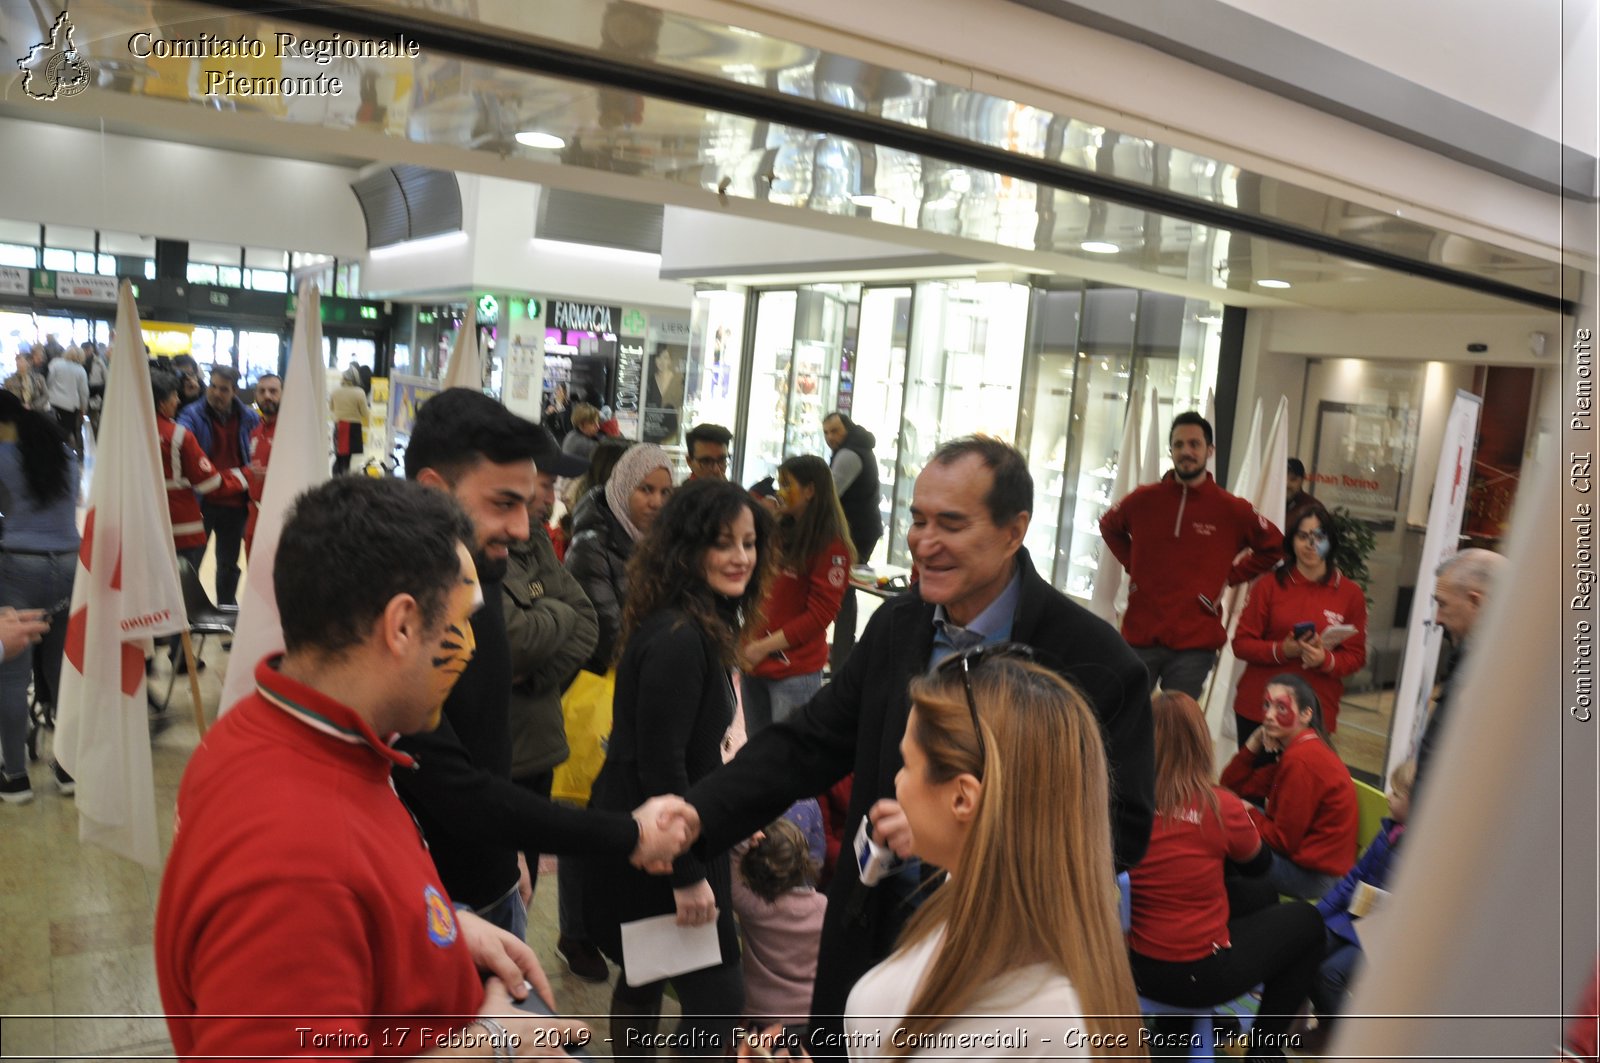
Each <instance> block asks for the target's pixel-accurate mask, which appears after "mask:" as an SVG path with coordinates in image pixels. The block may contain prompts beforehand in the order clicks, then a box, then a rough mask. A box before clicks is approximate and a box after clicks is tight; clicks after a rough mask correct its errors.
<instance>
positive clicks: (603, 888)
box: [584, 609, 739, 960]
mask: <svg viewBox="0 0 1600 1063" xmlns="http://www.w3.org/2000/svg"><path fill="white" fill-rule="evenodd" d="M730 621H731V617H730ZM732 722H733V683H732V681H731V679H730V677H729V672H728V668H727V667H726V666H725V665H724V664H723V663H722V662H721V661H720V660H719V659H718V657H717V651H716V647H715V646H714V645H713V644H712V642H711V640H710V639H708V638H706V636H705V635H704V634H703V633H702V632H701V630H700V628H699V626H698V625H696V624H695V622H694V621H693V620H692V619H690V617H689V616H688V614H687V613H684V612H683V611H681V610H679V609H663V610H660V611H658V612H656V613H653V614H651V615H650V616H649V617H647V618H645V620H644V622H643V623H642V624H640V625H639V630H638V631H637V632H635V633H634V635H633V637H632V638H630V639H629V640H628V645H627V647H626V648H625V649H624V650H623V653H622V660H621V661H619V662H618V664H617V692H616V699H615V702H614V708H613V715H612V731H611V744H610V747H609V748H608V749H607V751H606V763H605V767H603V768H601V769H600V775H599V777H598V778H596V779H595V783H594V793H593V796H592V797H591V798H590V805H591V807H593V808H604V809H612V810H615V811H626V810H629V809H633V808H637V807H638V806H639V805H640V804H642V803H643V802H644V801H645V799H647V798H650V797H654V796H656V795H657V794H681V793H683V792H684V791H686V790H687V789H689V787H690V786H691V785H693V784H694V783H696V782H698V781H699V780H701V779H703V778H705V777H706V776H707V775H709V774H710V773H711V772H712V771H714V770H716V769H717V768H720V767H721V766H722V741H723V738H724V736H726V735H727V733H728V726H729V725H730V724H731V723H732ZM585 865H586V868H587V869H588V870H587V871H586V878H587V881H586V885H587V887H588V888H587V891H586V893H585V902H584V906H585V914H586V917H587V918H588V919H589V922H590V926H591V933H592V936H593V937H594V939H595V941H596V942H597V943H598V944H600V945H601V946H602V947H603V948H605V949H606V950H607V951H608V952H610V953H611V954H612V955H620V953H619V952H618V951H617V950H618V949H619V948H620V946H621V939H620V935H619V932H618V929H617V928H618V926H619V925H620V924H622V923H625V922H631V921H632V920H635V919H643V918H646V917H648V916H653V915H667V914H669V913H671V912H673V911H675V910H676V906H675V903H674V900H673V896H672V891H673V890H674V889H676V888H678V887H681V886H692V885H694V884H695V883H697V882H699V881H701V880H702V879H704V880H708V881H709V882H710V884H711V892H712V893H713V894H714V895H715V896H716V898H717V908H718V910H719V911H720V912H722V913H725V914H724V916H723V917H722V918H719V920H718V930H719V931H720V936H721V938H722V950H723V958H724V960H731V959H733V958H734V957H737V956H738V954H739V946H738V941H737V937H736V935H735V934H734V930H733V919H732V912H733V897H732V894H731V888H732V886H731V880H730V878H729V870H728V854H727V853H726V852H725V851H722V850H718V851H717V852H716V853H714V854H706V855H704V856H702V855H698V854H695V853H684V854H683V855H682V856H680V857H678V859H677V860H675V861H673V864H672V874H671V875H670V876H659V875H649V874H646V873H644V872H643V871H639V870H636V869H635V868H632V867H629V866H628V865H627V864H626V863H624V862H623V861H620V860H614V859H613V860H609V861H606V860H597V859H591V860H588V861H585Z"/></svg>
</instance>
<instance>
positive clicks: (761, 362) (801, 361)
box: [740, 285, 845, 483]
mask: <svg viewBox="0 0 1600 1063" xmlns="http://www.w3.org/2000/svg"><path fill="white" fill-rule="evenodd" d="M844 321H845V303H844V300H843V298H841V292H840V290H839V288H838V286H836V285H820V286H816V287H812V288H802V289H799V290H794V289H790V290H778V291H764V292H760V293H758V294H757V297H756V325H755V342H754V344H752V346H751V352H750V358H751V362H750V370H751V372H750V398H749V402H748V404H747V413H746V423H745V429H744V436H743V439H744V450H745V454H744V457H743V462H742V464H741V466H740V477H741V479H742V480H743V482H745V483H755V482H756V481H758V480H760V479H762V478H763V477H767V476H776V475H777V474H778V466H779V465H781V464H783V460H784V459H785V458H786V457H789V456H790V455H794V454H815V455H817V456H819V457H824V458H825V457H826V456H827V454H828V445H827V441H826V440H825V439H824V438H823V436H822V419H823V417H825V416H827V414H828V413H829V412H830V411H831V410H832V409H833V408H834V402H835V400H836V397H837V392H838V384H839V350H840V346H841V344H842V343H843V340H844Z"/></svg>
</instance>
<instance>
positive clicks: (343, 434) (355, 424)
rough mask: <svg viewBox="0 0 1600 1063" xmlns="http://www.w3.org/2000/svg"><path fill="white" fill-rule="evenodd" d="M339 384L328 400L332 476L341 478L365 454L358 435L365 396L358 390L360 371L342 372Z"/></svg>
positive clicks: (362, 425)
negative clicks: (331, 427) (351, 464)
mask: <svg viewBox="0 0 1600 1063" xmlns="http://www.w3.org/2000/svg"><path fill="white" fill-rule="evenodd" d="M341 379H342V381H343V382H342V383H341V384H340V385H339V387H338V389H337V390H336V391H334V393H333V395H332V396H331V397H330V398H329V399H328V405H329V406H330V407H331V408H332V409H333V453H334V458H333V474H334V475H335V476H342V475H343V474H345V473H347V472H349V471H350V459H351V458H352V457H353V456H354V455H356V454H361V453H363V452H364V451H365V449H366V448H365V447H364V446H363V444H362V432H363V431H364V430H365V428H366V424H367V417H368V415H369V414H370V411H369V409H368V408H367V393H366V392H365V391H362V390H361V370H360V369H358V368H357V367H355V366H353V365H352V366H351V367H350V368H349V369H346V370H345V371H344V376H343V377H342V378H341Z"/></svg>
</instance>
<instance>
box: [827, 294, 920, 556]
mask: <svg viewBox="0 0 1600 1063" xmlns="http://www.w3.org/2000/svg"><path fill="white" fill-rule="evenodd" d="M911 302H912V290H911V288H910V287H903V288H867V289H865V290H864V291H863V292H862V294H861V317H860V322H859V327H858V331H857V338H856V361H855V365H854V366H853V367H852V370H853V374H854V387H853V389H852V392H851V397H850V409H849V410H848V411H847V412H848V413H849V415H850V418H851V420H853V421H855V423H856V424H858V425H860V426H861V427H863V428H865V429H866V430H867V431H869V432H871V433H872V434H873V435H874V436H875V437H876V438H877V440H878V445H877V447H876V449H875V450H874V453H875V454H876V455H877V458H878V491H879V496H880V499H881V501H880V504H879V511H880V512H881V513H882V515H883V526H884V528H885V529H888V528H889V527H890V525H891V524H892V523H893V517H894V485H895V461H896V458H897V456H898V453H899V440H898V438H897V436H898V434H899V432H898V429H899V426H900V415H901V409H902V407H903V406H904V404H905V382H906V346H907V343H908V341H909V339H910V335H911ZM843 403H844V397H843V395H842V394H841V396H840V405H841V406H842V405H843ZM889 538H890V536H888V535H882V536H879V538H878V546H877V549H876V550H874V551H873V556H872V557H870V558H865V557H863V558H861V559H860V560H861V563H862V564H871V565H878V566H881V565H882V564H883V563H884V562H885V561H887V560H888V556H889Z"/></svg>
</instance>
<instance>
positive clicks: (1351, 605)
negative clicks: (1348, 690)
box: [1233, 502, 1367, 748]
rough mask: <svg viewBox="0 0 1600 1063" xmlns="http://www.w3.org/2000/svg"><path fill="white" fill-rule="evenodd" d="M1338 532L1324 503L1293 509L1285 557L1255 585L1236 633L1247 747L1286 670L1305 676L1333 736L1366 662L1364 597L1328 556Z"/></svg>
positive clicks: (1237, 706)
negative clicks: (1350, 679)
mask: <svg viewBox="0 0 1600 1063" xmlns="http://www.w3.org/2000/svg"><path fill="white" fill-rule="evenodd" d="M1338 534H1339V533H1338V529H1337V528H1336V527H1335V526H1334V524H1333V520H1332V518H1331V517H1329V515H1328V511H1327V510H1326V509H1324V508H1322V505H1321V504H1320V503H1318V502H1312V503H1311V504H1310V505H1306V506H1302V507H1300V508H1299V509H1297V510H1295V511H1294V512H1293V513H1291V514H1290V515H1289V520H1288V522H1287V525H1286V530H1285V534H1284V536H1283V553H1284V563H1283V564H1282V565H1279V566H1278V569H1277V571H1276V572H1274V573H1273V574H1272V575H1271V576H1263V577H1262V578H1261V579H1258V580H1256V582H1255V583H1254V584H1253V585H1251V587H1250V601H1249V604H1247V605H1246V606H1245V608H1244V612H1243V613H1242V614H1240V616H1239V626H1238V628H1237V629H1236V631H1235V634H1234V637H1233V653H1234V656H1236V657H1238V658H1239V659H1240V660H1241V661H1244V662H1245V663H1246V664H1247V665H1248V667H1246V668H1245V670H1244V675H1243V676H1241V677H1240V679H1239V690H1238V693H1237V694H1236V695H1235V697H1234V702H1233V713H1234V716H1235V717H1236V719H1237V721H1238V725H1239V745H1240V747H1241V748H1242V747H1243V746H1244V744H1245V741H1246V740H1247V739H1249V737H1250V735H1251V733H1252V732H1254V731H1255V729H1256V728H1258V727H1260V726H1261V722H1262V712H1261V705H1262V700H1263V699H1262V692H1263V691H1264V690H1265V689H1266V686H1267V680H1268V679H1270V678H1272V677H1273V676H1275V675H1277V674H1278V673H1279V672H1288V673H1290V674H1292V675H1297V676H1299V677H1300V678H1301V679H1303V680H1305V682H1306V684H1307V685H1308V686H1310V687H1311V689H1312V690H1314V691H1315V692H1316V695H1317V700H1318V701H1319V702H1320V703H1321V704H1322V712H1323V719H1324V721H1325V723H1326V726H1327V730H1328V733H1329V734H1332V733H1333V732H1334V731H1335V729H1336V725H1337V723H1338V720H1339V699H1340V698H1342V697H1343V696H1344V678H1345V676H1347V675H1351V674H1352V673H1355V672H1358V671H1360V670H1361V669H1362V668H1363V667H1364V666H1365V665H1366V663H1367V599H1366V595H1365V594H1364V593H1363V592H1362V590H1361V588H1360V587H1359V586H1357V585H1356V582H1355V580H1353V579H1351V578H1350V577H1348V576H1346V575H1345V574H1344V573H1342V572H1340V571H1339V570H1338V569H1337V568H1336V567H1335V566H1334V564H1333V562H1332V561H1330V560H1329V558H1330V557H1331V556H1332V554H1333V553H1334V551H1335V550H1336V549H1337V547H1338V545H1339V541H1338Z"/></svg>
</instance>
